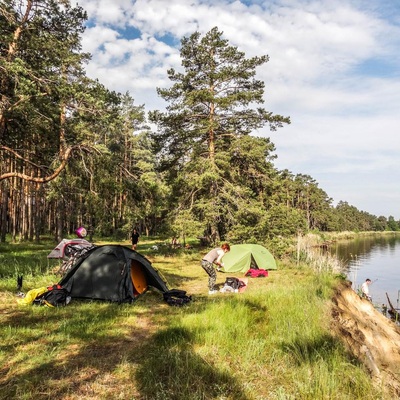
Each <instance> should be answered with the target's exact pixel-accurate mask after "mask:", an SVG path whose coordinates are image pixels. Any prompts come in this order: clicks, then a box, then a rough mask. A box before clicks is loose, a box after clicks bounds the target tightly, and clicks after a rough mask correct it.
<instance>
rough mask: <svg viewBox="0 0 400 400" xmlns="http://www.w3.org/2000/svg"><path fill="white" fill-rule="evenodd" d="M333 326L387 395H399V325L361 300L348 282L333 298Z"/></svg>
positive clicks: (392, 396)
mask: <svg viewBox="0 0 400 400" xmlns="http://www.w3.org/2000/svg"><path fill="white" fill-rule="evenodd" d="M332 316H333V322H332V329H333V331H334V332H335V334H336V336H337V337H339V338H340V339H341V340H342V341H343V342H344V343H345V345H346V347H347V349H348V350H349V351H350V352H351V353H352V354H353V355H354V356H355V357H357V359H358V360H360V361H361V362H362V363H363V364H365V366H366V367H367V368H368V370H369V371H370V373H371V378H372V379H373V382H374V383H375V384H376V385H378V387H379V388H383V390H384V392H385V394H387V396H388V398H400V368H399V366H400V327H399V326H397V325H396V324H395V323H394V322H392V321H391V320H389V319H388V318H386V317H385V316H384V315H383V314H381V313H380V312H379V311H377V310H376V309H375V308H374V307H373V305H372V304H371V303H370V302H369V301H368V300H366V299H361V298H360V297H359V296H358V295H357V293H355V291H354V290H353V289H352V288H351V284H350V282H346V283H344V284H342V285H341V286H340V287H339V288H338V289H337V291H336V293H335V296H334V298H333V309H332Z"/></svg>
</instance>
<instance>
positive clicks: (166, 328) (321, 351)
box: [0, 241, 393, 400]
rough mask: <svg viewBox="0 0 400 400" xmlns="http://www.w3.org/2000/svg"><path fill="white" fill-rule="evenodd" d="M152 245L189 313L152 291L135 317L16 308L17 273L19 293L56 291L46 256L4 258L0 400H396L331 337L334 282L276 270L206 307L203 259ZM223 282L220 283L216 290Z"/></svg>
mask: <svg viewBox="0 0 400 400" xmlns="http://www.w3.org/2000/svg"><path fill="white" fill-rule="evenodd" d="M153 244H154V243H153V242H151V241H149V242H148V243H146V242H145V241H143V242H142V243H141V248H139V249H138V250H139V251H143V252H144V253H145V254H146V256H147V257H148V258H149V260H151V262H152V263H153V266H155V267H156V268H157V269H158V270H159V271H160V272H161V273H162V275H163V276H164V277H165V278H166V280H167V281H168V282H169V284H170V286H171V287H176V288H180V289H184V290H186V291H187V292H188V294H190V295H191V296H192V297H193V301H192V302H191V303H190V304H189V305H188V306H185V307H182V308H179V307H170V306H168V305H167V304H166V303H164V302H163V300H162V296H161V295H160V293H158V292H156V291H153V290H150V291H149V292H148V293H146V294H145V295H144V296H143V297H141V298H140V300H138V301H137V302H136V303H134V304H132V305H127V304H126V305H116V304H110V303H103V302H79V301H72V303H70V305H68V306H67V307H64V308H60V309H50V308H43V307H33V306H29V307H19V306H18V305H17V304H16V297H15V283H16V282H15V277H14V272H15V266H16V265H17V266H18V271H19V272H22V271H23V270H24V268H25V278H24V282H25V283H24V290H25V291H26V290H28V289H30V288H34V287H37V286H42V285H43V284H50V283H53V282H54V281H55V280H56V279H57V277H56V276H55V275H54V274H52V273H51V270H52V266H51V265H48V264H47V262H48V261H47V260H46V258H45V256H46V254H47V253H48V249H44V248H43V247H41V248H39V249H38V248H34V247H33V246H32V247H30V249H29V251H31V254H34V255H35V257H36V258H35V263H36V262H38V263H40V265H36V264H35V265H33V264H31V265H30V264H29V261H28V260H29V254H28V250H27V249H24V251H18V250H17V248H15V247H12V246H11V247H12V248H7V249H6V250H7V251H2V252H1V253H0V254H1V257H3V258H2V260H1V261H2V263H3V265H7V267H8V268H9V276H8V277H7V276H5V277H3V278H2V279H1V281H0V300H1V301H0V333H1V337H2V339H3V342H2V346H3V347H2V349H3V351H2V352H1V353H0V361H1V367H0V389H1V390H0V398H1V399H4V400H5V399H13V398H25V399H33V398H35V399H49V398H55V397H57V398H60V399H68V400H72V399H121V398H123V399H135V400H154V399H158V398H160V399H161V398H162V399H166V400H168V399H174V400H175V399H177V400H191V399H193V400H197V399H200V398H202V399H215V398H220V399H227V400H228V399H235V400H236V399H243V400H252V399H254V400H265V399H268V400H269V399H272V400H274V399H276V400H283V399H296V400H297V399H302V400H303V399H307V400H308V399H309V400H314V399H335V398H336V399H361V398H362V399H363V400H365V399H366V400H375V399H377V398H379V399H385V400H386V399H392V398H393V396H391V393H392V392H390V391H389V389H386V386H385V387H384V388H382V386H380V387H378V386H375V382H376V380H375V378H374V379H371V374H370V369H369V368H368V367H367V366H365V365H364V364H363V362H362V359H361V358H357V356H356V354H352V353H350V352H349V350H348V348H347V347H346V346H345V343H346V338H348V335H349V334H348V333H345V331H344V330H343V329H339V330H338V331H335V330H334V329H332V326H333V325H332V324H334V325H336V326H341V322H340V321H339V320H338V319H337V318H333V317H334V316H335V315H340V313H339V311H336V312H334V310H335V307H338V305H337V304H339V303H340V302H339V300H337V299H338V293H337V291H336V288H337V287H338V286H339V285H340V282H342V279H341V278H340V276H337V275H334V274H332V273H328V271H326V270H324V269H322V270H318V269H316V268H314V267H310V266H309V265H308V264H306V263H305V262H304V261H302V260H300V261H299V262H295V263H291V262H283V261H279V262H278V270H277V271H270V274H269V276H268V277H267V278H254V279H250V280H249V284H248V287H247V289H246V291H245V292H244V293H240V294H235V293H218V294H216V295H213V296H208V294H207V276H206V275H205V273H204V271H203V270H202V269H201V268H200V266H199V260H200V259H201V254H202V250H201V249H196V248H194V249H191V250H189V251H186V250H178V251H172V252H169V253H163V254H161V253H158V252H157V251H153V250H152V245H153ZM2 250H4V249H2ZM41 252H42V253H43V256H44V257H43V259H42V260H41V261H40V257H41V256H40V254H41ZM22 255H23V258H20V256H22ZM5 257H9V258H7V259H6V258H5ZM4 263H6V264H4ZM42 263H44V265H47V271H45V272H44V271H43V265H42ZM40 271H42V272H40ZM225 278H226V275H225V274H218V283H219V284H222V283H223V282H224V279H225ZM332 299H336V300H334V301H333V302H332ZM352 302H353V301H350V302H348V303H343V304H344V305H343V308H350V303H352ZM340 304H342V303H340ZM351 314H352V315H351V318H353V319H356V312H355V311H354V312H352V313H351ZM360 318H361V319H362V318H363V317H362V315H361V317H360ZM342 320H343V321H346V320H347V316H343V318H342ZM371 322H372V320H371ZM388 322H390V321H388ZM357 326H359V324H358V323H357ZM350 335H353V332H350ZM343 340H344V341H343ZM370 351H371V350H370ZM375 364H376V365H379V363H377V362H375ZM390 390H391V389H390ZM388 393H390V394H388ZM390 396H391V397H390Z"/></svg>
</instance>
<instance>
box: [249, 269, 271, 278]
mask: <svg viewBox="0 0 400 400" xmlns="http://www.w3.org/2000/svg"><path fill="white" fill-rule="evenodd" d="M245 276H251V277H252V278H264V277H266V276H268V271H266V270H265V269H255V268H250V269H249V270H248V271H247V272H246V275H245Z"/></svg>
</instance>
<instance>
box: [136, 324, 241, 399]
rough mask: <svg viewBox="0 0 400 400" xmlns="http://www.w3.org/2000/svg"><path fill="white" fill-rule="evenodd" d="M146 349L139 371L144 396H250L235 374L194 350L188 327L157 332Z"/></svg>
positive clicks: (137, 374)
mask: <svg viewBox="0 0 400 400" xmlns="http://www.w3.org/2000/svg"><path fill="white" fill-rule="evenodd" d="M145 351H146V356H145V357H144V361H143V363H141V364H140V366H139V368H138V369H137V372H136V380H137V383H138V388H139V390H140V393H141V399H148V400H150V399H168V400H191V399H217V398H221V399H234V400H246V399H248V397H247V396H246V394H245V393H244V391H243V388H242V387H241V385H240V384H239V382H238V381H237V380H236V379H235V378H234V377H233V376H232V375H230V374H229V373H228V372H227V371H222V370H220V369H218V368H216V367H215V366H213V364H212V360H211V361H207V360H206V359H204V358H202V357H201V356H200V355H199V354H197V353H196V352H195V350H194V343H193V337H192V335H191V333H190V332H189V331H188V330H187V329H184V328H168V329H165V330H163V331H161V332H158V333H156V334H155V335H154V336H153V338H152V339H151V341H149V343H148V345H147V346H146V349H145Z"/></svg>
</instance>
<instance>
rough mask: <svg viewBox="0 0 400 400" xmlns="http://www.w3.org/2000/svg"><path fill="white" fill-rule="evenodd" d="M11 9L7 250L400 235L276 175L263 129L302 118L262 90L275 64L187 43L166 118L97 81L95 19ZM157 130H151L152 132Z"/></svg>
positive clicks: (0, 141) (308, 181)
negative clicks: (90, 40) (91, 48)
mask: <svg viewBox="0 0 400 400" xmlns="http://www.w3.org/2000/svg"><path fill="white" fill-rule="evenodd" d="M17 3H18V2H14V1H10V0H6V1H4V2H2V5H1V6H0V7H1V12H0V32H1V35H2V36H1V39H2V40H1V41H0V70H1V74H0V76H1V77H0V160H1V163H0V190H1V198H0V222H1V227H0V241H2V242H4V241H5V240H6V236H7V235H11V237H12V239H13V240H39V238H40V237H41V236H42V235H49V234H50V235H53V236H54V237H55V238H56V239H60V238H62V237H63V236H65V235H67V234H71V233H73V232H74V230H75V229H76V228H77V227H79V226H81V225H83V226H85V227H86V228H87V229H88V231H89V234H95V235H98V236H108V237H119V238H123V237H124V238H128V237H129V233H130V231H131V230H132V228H133V227H136V228H137V229H139V230H140V232H141V233H142V234H146V235H156V234H168V235H171V236H179V237H180V238H181V240H184V239H185V238H186V237H189V236H190V237H201V238H204V239H205V240H208V241H210V242H219V241H220V240H229V241H231V242H241V241H257V242H262V243H264V242H271V241H274V240H277V238H281V237H289V236H292V235H295V234H298V233H305V232H307V231H312V230H318V231H345V230H346V231H385V230H393V231H397V230H400V221H395V220H394V218H393V217H391V216H389V217H383V216H374V215H371V214H369V213H367V212H365V211H360V210H358V209H357V208H356V207H354V206H352V205H349V204H348V203H347V202H345V201H342V202H340V203H339V204H338V205H337V206H336V207H334V206H332V199H331V198H329V197H328V195H327V194H326V193H325V192H324V190H322V189H321V188H319V187H318V183H317V182H316V181H315V180H314V179H313V178H312V177H310V176H307V175H302V174H297V175H293V174H292V173H291V172H290V171H288V170H284V171H280V170H278V169H277V168H276V167H275V166H274V159H275V158H276V155H275V154H274V151H275V146H274V144H273V143H271V141H270V139H269V138H266V137H256V136H254V132H257V131H258V130H259V128H262V127H263V126H265V125H267V126H269V128H270V129H271V130H276V129H279V128H281V127H283V126H284V125H286V124H289V123H290V118H289V117H284V116H280V115H277V114H272V113H271V112H269V111H267V110H265V109H264V108H262V107H258V108H255V105H256V104H261V103H263V96H264V82H261V81H259V80H257V79H255V75H256V74H255V70H256V68H257V67H258V66H261V65H262V64H264V63H266V62H268V57H267V56H260V57H253V58H246V57H245V55H244V53H242V52H240V51H239V50H238V49H237V48H235V47H233V46H230V45H229V42H228V40H227V39H224V38H223V35H222V32H219V31H218V29H217V28H213V29H212V30H211V31H210V32H208V33H207V34H206V35H204V36H203V37H202V36H201V35H200V34H199V33H198V32H195V33H193V34H192V35H191V36H189V37H187V38H183V39H182V42H181V58H182V71H175V70H173V69H171V70H169V71H167V72H166V73H167V74H168V77H169V79H170V80H171V82H172V86H171V87H170V88H169V89H162V88H158V89H157V91H158V94H159V96H160V97H161V98H163V99H164V100H165V101H166V102H167V103H168V105H167V107H166V111H165V112H161V111H153V112H150V113H148V114H147V113H146V111H145V106H144V105H140V106H138V105H135V103H134V100H133V98H132V97H131V96H130V95H129V94H121V93H115V92H113V91H110V90H108V89H107V88H106V87H104V86H103V85H102V84H101V83H99V82H98V81H96V80H92V79H89V78H88V77H87V76H86V73H85V68H84V65H85V63H86V62H87V61H88V60H89V58H90V55H89V54H86V53H83V52H82V50H81V35H82V33H83V31H84V23H85V21H86V18H87V16H86V13H85V11H84V10H83V9H82V8H81V7H78V6H74V7H71V5H69V4H68V3H67V2H65V4H64V2H63V5H62V6H60V5H59V4H58V3H57V2H53V1H50V0H44V1H43V0H40V1H39V0H28V1H27V2H26V7H18V6H17ZM148 122H152V123H153V124H154V126H155V129H154V130H151V129H150V128H149V127H148V125H147V123H148Z"/></svg>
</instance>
